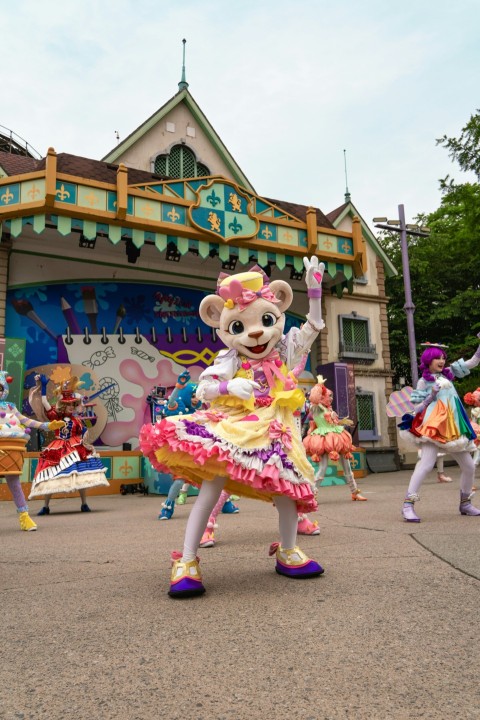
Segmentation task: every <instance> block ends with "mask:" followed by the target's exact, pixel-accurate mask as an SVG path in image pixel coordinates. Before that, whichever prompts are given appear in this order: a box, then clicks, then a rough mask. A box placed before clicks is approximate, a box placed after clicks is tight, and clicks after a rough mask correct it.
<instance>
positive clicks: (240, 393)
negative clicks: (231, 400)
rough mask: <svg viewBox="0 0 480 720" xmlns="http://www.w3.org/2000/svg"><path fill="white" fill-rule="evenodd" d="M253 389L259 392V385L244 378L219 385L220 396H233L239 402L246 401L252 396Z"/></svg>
mask: <svg viewBox="0 0 480 720" xmlns="http://www.w3.org/2000/svg"><path fill="white" fill-rule="evenodd" d="M224 386H226V387H224ZM254 389H256V390H259V389H260V385H259V384H258V383H257V382H254V381H253V380H247V379H246V378H234V379H233V380H229V381H228V382H227V383H220V394H221V395H235V396H236V397H238V398H240V400H248V399H249V398H250V397H251V396H252V394H253V391H254Z"/></svg>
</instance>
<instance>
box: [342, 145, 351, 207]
mask: <svg viewBox="0 0 480 720" xmlns="http://www.w3.org/2000/svg"><path fill="white" fill-rule="evenodd" d="M343 162H344V165H345V202H350V200H351V195H350V193H349V191H348V178H347V151H346V150H345V149H344V151H343Z"/></svg>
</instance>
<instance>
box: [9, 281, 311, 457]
mask: <svg viewBox="0 0 480 720" xmlns="http://www.w3.org/2000/svg"><path fill="white" fill-rule="evenodd" d="M205 294H206V293H203V292H200V291H198V290H190V289H186V288H176V287H169V286H158V285H149V284H136V283H111V282H108V283H102V282H95V283H65V284H62V283H58V284H55V285H49V286H47V285H31V286H29V287H22V288H21V289H18V288H17V289H14V290H10V291H9V292H8V295H7V315H6V330H7V332H6V335H7V336H8V337H15V338H25V340H26V348H25V395H26V394H27V392H28V389H29V387H30V386H31V385H32V384H33V383H34V376H35V374H36V373H37V372H45V373H46V374H47V375H49V376H50V375H51V374H52V372H55V370H56V369H57V370H58V372H60V374H61V371H62V369H65V368H66V367H67V366H68V365H74V366H75V371H76V373H77V374H79V376H80V377H81V380H82V382H83V389H84V391H85V395H87V396H88V397H90V396H92V395H95V396H96V397H95V400H94V402H95V414H96V415H98V416H99V417H98V421H100V419H101V424H100V425H99V427H98V428H97V433H96V434H98V438H97V440H96V443H95V444H97V445H105V446H108V447H111V448H121V447H122V445H123V444H124V443H131V445H132V447H133V448H135V447H137V445H138V431H139V429H140V427H141V426H142V424H143V423H144V422H145V421H147V420H150V408H149V405H148V403H147V400H146V399H147V397H148V395H149V394H150V393H151V391H152V388H154V387H155V386H158V385H162V386H164V387H166V388H167V395H168V394H169V392H170V391H171V389H172V388H173V386H174V384H175V381H176V378H177V376H178V375H179V374H180V373H181V372H182V371H183V370H185V369H186V368H188V370H189V372H190V374H191V378H192V380H193V381H196V380H197V379H198V376H199V375H200V373H201V372H202V370H203V369H204V368H205V367H207V366H208V365H210V364H211V363H212V362H213V360H214V358H215V356H216V354H217V352H218V351H219V350H220V349H221V348H222V343H221V342H220V341H219V339H218V338H217V336H216V333H215V331H214V330H212V329H211V328H209V327H207V326H206V325H204V323H202V321H201V320H200V318H199V316H198V306H199V304H200V302H201V300H202V299H203V297H204V295H205ZM299 324H300V320H299V319H297V318H295V317H293V316H288V318H287V324H286V331H287V330H288V329H289V328H290V327H291V326H292V325H296V326H299ZM307 368H308V366H307ZM27 403H28V401H27V400H26V399H25V400H24V412H28V410H29V407H28V404H27Z"/></svg>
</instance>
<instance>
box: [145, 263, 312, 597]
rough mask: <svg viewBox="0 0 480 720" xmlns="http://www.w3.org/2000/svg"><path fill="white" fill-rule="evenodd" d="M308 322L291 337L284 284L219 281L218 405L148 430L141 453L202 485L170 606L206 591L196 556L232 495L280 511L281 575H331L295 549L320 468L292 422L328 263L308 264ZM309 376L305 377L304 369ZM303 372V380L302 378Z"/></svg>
mask: <svg viewBox="0 0 480 720" xmlns="http://www.w3.org/2000/svg"><path fill="white" fill-rule="evenodd" d="M304 265H305V269H306V283H307V288H308V297H309V314H308V315H307V321H306V323H305V324H304V325H303V327H302V328H301V329H298V328H292V329H291V330H290V331H289V332H288V333H287V335H283V329H284V326H285V311H286V310H287V308H288V307H289V306H290V305H291V302H292V299H293V292H292V289H291V287H290V285H288V283H286V282H285V281H283V280H274V281H273V282H271V283H269V280H268V277H267V276H266V275H265V273H264V272H263V271H262V270H261V268H254V269H253V270H252V271H250V272H246V273H240V274H238V275H233V276H231V277H228V276H226V275H224V274H222V275H221V276H220V278H219V282H218V286H217V290H218V294H216V295H209V296H207V297H206V298H204V300H203V301H202V303H201V305H200V308H199V314H200V317H201V319H202V320H203V322H205V323H206V324H207V325H208V326H210V327H213V328H215V329H216V331H217V334H218V336H219V337H220V338H221V340H222V341H223V342H224V344H225V345H226V348H227V349H226V350H223V351H220V352H219V353H218V355H217V358H216V360H215V362H214V364H213V365H212V366H210V367H209V368H207V369H206V370H204V371H203V373H202V375H201V376H200V383H199V386H198V389H197V397H198V398H199V399H200V400H201V401H202V402H203V401H207V402H209V403H210V407H209V408H208V409H206V410H203V409H202V410H199V411H197V412H195V413H193V415H189V416H188V417H180V416H177V417H173V418H165V419H163V420H161V421H160V422H157V423H156V424H155V425H151V424H148V425H145V426H144V427H143V428H142V430H141V432H140V448H141V450H142V452H143V453H144V454H145V455H147V456H148V458H149V459H150V462H151V463H152V465H153V466H154V467H156V468H157V469H159V470H161V471H165V470H166V471H167V472H172V473H173V474H174V475H178V476H181V477H183V478H185V479H187V480H189V482H191V483H193V484H195V485H198V486H200V492H199V495H198V497H197V500H196V502H195V505H194V506H193V509H192V512H191V513H190V517H189V519H188V523H187V528H186V535H185V543H184V548H183V553H182V554H181V555H180V556H179V555H178V554H176V555H175V556H174V557H175V559H174V562H173V568H172V576H171V586H170V591H169V594H170V596H171V597H187V596H189V595H200V594H202V593H203V592H204V591H205V588H204V587H203V584H202V578H201V574H200V569H199V565H198V560H197V559H196V552H197V549H198V546H199V543H200V540H201V537H202V534H203V532H204V529H205V527H206V525H207V521H208V518H209V517H210V515H211V512H212V510H213V508H214V506H215V504H216V503H217V501H218V499H219V497H220V493H221V492H222V490H223V489H225V490H227V492H229V493H235V494H237V495H245V496H247V497H252V498H257V499H260V500H265V501H269V502H272V501H274V503H275V507H276V509H277V511H278V514H279V525H280V540H281V544H280V545H279V544H278V543H277V544H275V543H274V544H273V545H272V546H271V548H270V553H271V554H272V555H273V554H274V555H276V570H277V572H278V573H280V574H281V575H286V576H287V577H292V578H304V577H312V576H316V575H320V574H321V573H322V572H323V568H322V567H321V566H320V565H319V564H318V563H317V562H315V561H314V560H311V559H310V558H308V557H307V556H306V555H305V554H304V553H303V552H302V551H301V550H300V548H299V547H297V545H296V534H297V511H300V512H311V511H313V510H315V509H316V507H317V503H316V499H315V486H314V483H313V468H312V466H311V465H310V463H309V462H308V459H307V457H306V455H305V450H304V448H303V445H302V441H301V437H300V434H299V433H298V432H297V430H296V428H295V421H294V417H293V413H294V411H295V410H298V409H300V408H301V407H302V405H303V403H304V400H305V398H304V395H303V392H302V391H301V390H300V389H298V388H297V387H296V384H297V378H296V374H300V372H301V371H302V370H303V368H304V365H305V356H306V353H307V352H308V351H309V349H310V347H311V345H312V343H313V341H314V340H315V338H316V337H317V335H318V333H319V332H320V330H321V329H322V328H323V327H324V323H323V320H322V316H321V294H322V290H321V282H322V273H323V264H320V265H319V264H318V258H316V257H313V258H312V260H311V261H310V260H308V258H304ZM300 368H301V369H300ZM296 371H297V372H296Z"/></svg>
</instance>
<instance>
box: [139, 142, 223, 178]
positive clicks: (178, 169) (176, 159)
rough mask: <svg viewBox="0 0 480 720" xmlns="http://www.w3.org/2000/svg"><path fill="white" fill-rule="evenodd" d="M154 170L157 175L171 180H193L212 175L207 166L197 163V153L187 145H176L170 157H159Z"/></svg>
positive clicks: (156, 159)
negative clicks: (193, 178)
mask: <svg viewBox="0 0 480 720" xmlns="http://www.w3.org/2000/svg"><path fill="white" fill-rule="evenodd" d="M153 170H154V172H155V173H156V174H157V175H164V176H167V177H171V178H192V177H204V176H205V175H210V170H209V169H208V168H207V166H206V165H204V164H203V163H199V162H197V159H196V157H195V153H193V152H192V151H191V150H190V148H188V147H186V146H185V145H174V146H173V147H172V149H171V150H170V153H169V154H168V155H157V157H156V158H155V162H154V165H153Z"/></svg>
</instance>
